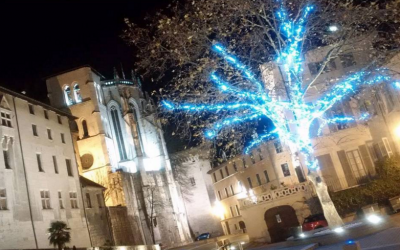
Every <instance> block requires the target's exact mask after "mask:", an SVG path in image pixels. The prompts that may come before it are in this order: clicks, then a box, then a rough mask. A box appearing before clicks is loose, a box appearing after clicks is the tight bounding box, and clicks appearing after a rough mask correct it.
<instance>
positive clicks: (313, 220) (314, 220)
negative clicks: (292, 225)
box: [302, 214, 328, 231]
mask: <svg viewBox="0 0 400 250" xmlns="http://www.w3.org/2000/svg"><path fill="white" fill-rule="evenodd" d="M327 226H328V222H327V221H326V219H325V216H324V215H323V214H314V215H310V216H308V217H307V218H305V219H304V222H303V225H302V228H303V231H311V230H315V229H319V228H323V227H327Z"/></svg>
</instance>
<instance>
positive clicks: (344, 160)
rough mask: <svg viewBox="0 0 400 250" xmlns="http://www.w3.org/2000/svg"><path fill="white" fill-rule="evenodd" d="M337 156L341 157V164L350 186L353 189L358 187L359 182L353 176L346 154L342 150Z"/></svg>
mask: <svg viewBox="0 0 400 250" xmlns="http://www.w3.org/2000/svg"><path fill="white" fill-rule="evenodd" d="M337 154H338V156H339V160H340V163H341V164H342V168H343V172H344V175H345V177H346V181H347V184H348V186H349V187H351V186H355V185H357V181H356V179H355V178H354V176H353V172H352V171H351V168H350V164H349V162H348V160H347V157H346V153H345V152H344V150H340V151H338V152H337Z"/></svg>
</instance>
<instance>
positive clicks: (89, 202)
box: [86, 193, 92, 208]
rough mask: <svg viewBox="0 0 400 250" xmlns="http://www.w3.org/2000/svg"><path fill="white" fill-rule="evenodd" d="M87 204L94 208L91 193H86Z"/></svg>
mask: <svg viewBox="0 0 400 250" xmlns="http://www.w3.org/2000/svg"><path fill="white" fill-rule="evenodd" d="M86 206H87V207H88V208H92V200H91V199H90V194H89V193H86Z"/></svg>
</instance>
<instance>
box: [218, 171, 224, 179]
mask: <svg viewBox="0 0 400 250" xmlns="http://www.w3.org/2000/svg"><path fill="white" fill-rule="evenodd" d="M219 173H220V175H221V179H224V172H222V169H220V170H219Z"/></svg>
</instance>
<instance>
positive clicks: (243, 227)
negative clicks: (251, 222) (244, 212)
mask: <svg viewBox="0 0 400 250" xmlns="http://www.w3.org/2000/svg"><path fill="white" fill-rule="evenodd" d="M239 228H240V230H242V233H246V224H245V223H244V221H239Z"/></svg>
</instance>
